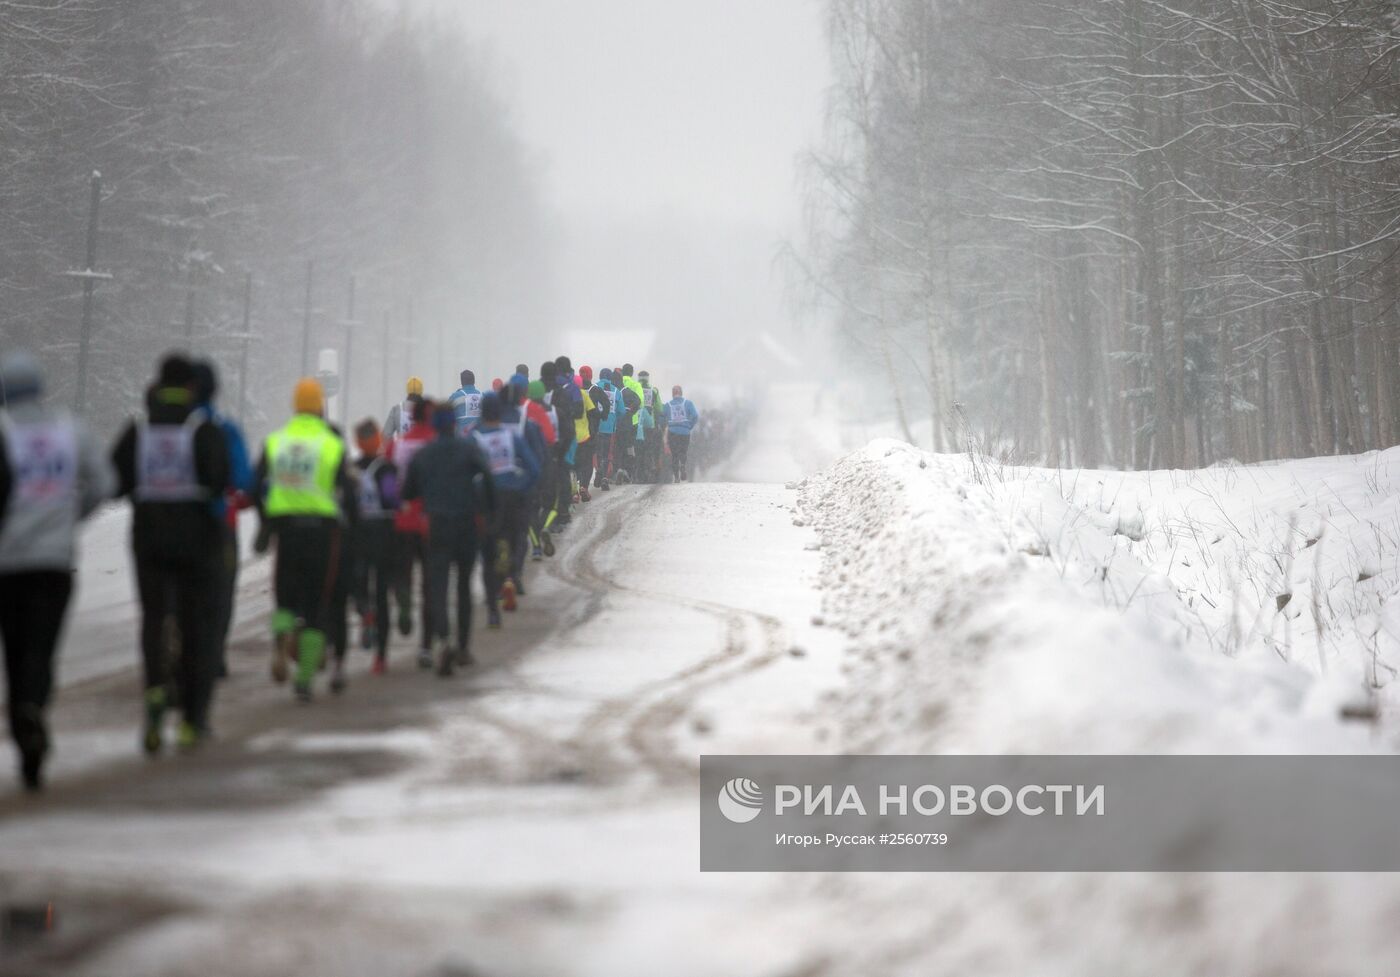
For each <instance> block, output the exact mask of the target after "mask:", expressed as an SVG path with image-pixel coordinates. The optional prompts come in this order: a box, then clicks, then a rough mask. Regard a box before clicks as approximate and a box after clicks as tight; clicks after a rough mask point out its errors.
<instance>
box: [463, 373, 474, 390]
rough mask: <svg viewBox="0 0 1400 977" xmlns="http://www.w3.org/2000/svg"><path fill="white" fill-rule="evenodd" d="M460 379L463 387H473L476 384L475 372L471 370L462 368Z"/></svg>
mask: <svg viewBox="0 0 1400 977" xmlns="http://www.w3.org/2000/svg"><path fill="white" fill-rule="evenodd" d="M460 379H461V381H462V386H464V387H473V386H475V385H476V374H475V373H473V372H472V371H471V370H463V371H462V376H461V377H460Z"/></svg>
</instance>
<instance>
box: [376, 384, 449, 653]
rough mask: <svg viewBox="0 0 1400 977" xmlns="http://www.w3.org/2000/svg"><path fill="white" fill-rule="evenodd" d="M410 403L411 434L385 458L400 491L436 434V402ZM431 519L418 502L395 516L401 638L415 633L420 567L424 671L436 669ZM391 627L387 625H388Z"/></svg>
mask: <svg viewBox="0 0 1400 977" xmlns="http://www.w3.org/2000/svg"><path fill="white" fill-rule="evenodd" d="M408 403H409V404H410V405H411V406H412V410H413V423H412V425H410V427H409V429H408V431H406V432H405V433H404V434H402V435H399V436H396V437H395V438H394V439H393V440H391V441H390V442H389V447H388V450H387V451H386V452H385V457H386V458H387V459H388V460H389V461H390V462H391V463H392V464H393V465H394V467H395V468H396V469H397V470H398V473H399V479H400V482H399V488H400V489H402V487H403V482H402V480H403V477H404V474H405V473H406V472H407V471H408V466H409V463H410V462H412V461H413V456H414V455H416V454H417V453H418V452H419V451H420V450H421V449H422V448H423V447H424V446H425V445H427V444H429V443H430V442H431V441H432V440H433V438H434V437H435V436H436V433H435V432H434V431H433V426H432V424H431V423H429V419H430V418H431V417H432V416H433V405H432V401H429V400H424V399H423V398H422V397H419V396H417V395H416V394H415V395H411V396H410V397H409V398H408ZM427 540H428V517H427V515H425V514H424V512H423V501H422V500H421V499H415V500H413V501H412V502H405V503H403V505H402V506H400V508H399V511H398V513H397V514H395V516H394V567H395V573H394V600H395V602H396V603H397V604H398V606H399V634H402V635H404V636H405V637H407V636H408V635H410V634H412V633H413V596H412V595H413V564H414V563H415V562H416V563H417V564H418V592H419V597H420V601H421V603H422V606H423V608H424V615H423V622H422V623H423V627H422V629H421V635H420V636H419V639H418V663H419V665H421V666H422V667H424V668H432V666H433V656H432V633H431V629H430V628H429V626H428V620H427V610H426V609H427V607H428V572H427V552H428V550H427ZM385 626H386V627H387V622H386V623H385ZM425 662H426V664H424V663H425Z"/></svg>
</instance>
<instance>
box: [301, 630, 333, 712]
mask: <svg viewBox="0 0 1400 977" xmlns="http://www.w3.org/2000/svg"><path fill="white" fill-rule="evenodd" d="M325 656H326V636H325V634H324V633H323V632H321V631H317V630H315V629H314V628H307V629H306V630H304V631H302V632H301V634H299V635H298V636H297V677H296V691H297V698H299V699H309V698H311V680H312V679H313V678H315V677H316V673H317V672H318V671H320V669H321V661H322V659H324V658H325Z"/></svg>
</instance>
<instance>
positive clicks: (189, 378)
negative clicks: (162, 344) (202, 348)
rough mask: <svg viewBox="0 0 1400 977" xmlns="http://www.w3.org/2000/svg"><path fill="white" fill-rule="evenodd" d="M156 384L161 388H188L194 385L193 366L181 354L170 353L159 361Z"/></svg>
mask: <svg viewBox="0 0 1400 977" xmlns="http://www.w3.org/2000/svg"><path fill="white" fill-rule="evenodd" d="M156 383H157V384H159V385H160V386H162V387H188V386H191V385H193V384H194V364H193V363H191V362H190V361H189V358H188V357H186V356H185V355H183V354H181V353H170V354H168V355H167V356H166V357H165V359H163V360H161V361H160V370H159V372H158V373H157V374H156Z"/></svg>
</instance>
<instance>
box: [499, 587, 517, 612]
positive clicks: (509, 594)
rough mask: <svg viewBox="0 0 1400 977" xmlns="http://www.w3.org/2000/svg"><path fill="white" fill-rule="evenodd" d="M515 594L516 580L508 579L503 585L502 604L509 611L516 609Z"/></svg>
mask: <svg viewBox="0 0 1400 977" xmlns="http://www.w3.org/2000/svg"><path fill="white" fill-rule="evenodd" d="M515 595H516V589H515V581H514V580H511V579H507V580H506V582H505V583H504V584H502V585H501V606H502V607H503V608H505V609H506V610H507V611H513V610H515V605H516V600H515Z"/></svg>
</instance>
